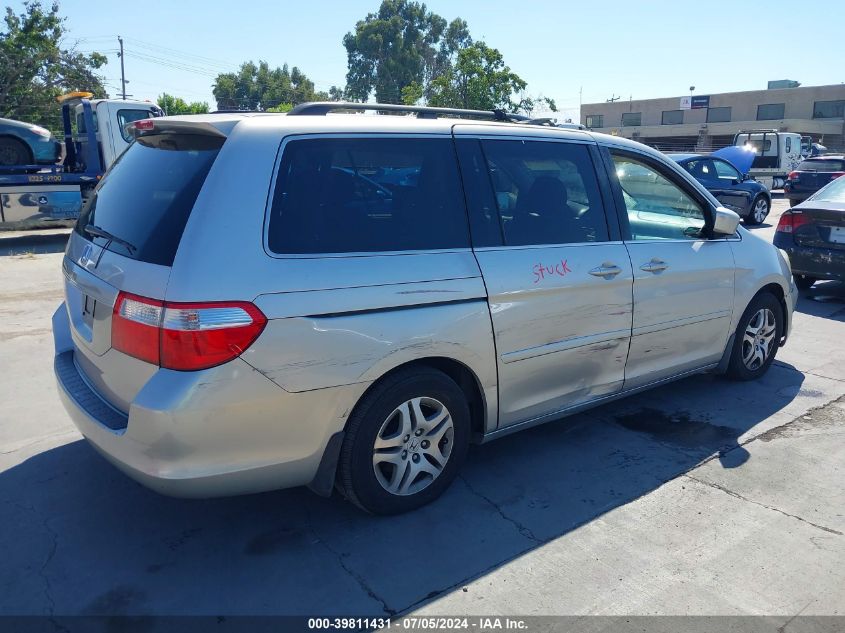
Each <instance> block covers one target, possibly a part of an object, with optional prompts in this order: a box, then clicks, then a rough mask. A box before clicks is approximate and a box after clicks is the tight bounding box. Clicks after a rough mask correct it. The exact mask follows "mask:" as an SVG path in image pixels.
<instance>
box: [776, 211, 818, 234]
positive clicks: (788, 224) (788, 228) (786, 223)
mask: <svg viewBox="0 0 845 633" xmlns="http://www.w3.org/2000/svg"><path fill="white" fill-rule="evenodd" d="M809 222H810V218H808V217H807V216H806V215H804V214H803V213H801V212H800V211H785V212H784V213H783V215H781V216H780V221H778V227H777V229H775V230H776V231H777V232H779V233H794V232H795V229H797V228H798V227H799V226H802V225H804V224H809Z"/></svg>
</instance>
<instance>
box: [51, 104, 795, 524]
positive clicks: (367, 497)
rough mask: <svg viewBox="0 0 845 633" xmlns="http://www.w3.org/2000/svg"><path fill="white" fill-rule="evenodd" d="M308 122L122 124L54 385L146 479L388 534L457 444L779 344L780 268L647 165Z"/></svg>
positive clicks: (75, 262) (604, 140)
mask: <svg viewBox="0 0 845 633" xmlns="http://www.w3.org/2000/svg"><path fill="white" fill-rule="evenodd" d="M344 107H345V106H344V105H343V104H334V105H333V106H332V108H334V109H343V108H344ZM353 107H354V108H356V109H361V108H363V107H365V106H362V104H354V106H353ZM366 107H372V106H366ZM328 109H329V108H327V107H320V106H318V105H303V106H299V107H297V108H296V109H294V110H293V111H292V112H290V113H289V114H287V115H278V114H274V115H261V114H252V115H251V114H218V115H204V116H186V117H169V118H163V119H152V120H146V121H141V122H138V123H136V124H135V125H136V132H135V133H136V141H135V142H134V143H133V144H132V145H131V146H130V147H129V148H128V150H127V151H126V152H125V153H124V154H123V155H122V157H121V158H120V159H119V160H118V161H117V162H116V163H115V164H114V165H113V166H112V167H111V169H110V170H109V172H108V173H107V175H106V176H105V177H104V179H103V180H102V182H101V183H100V184H99V185H98V187H97V189H96V192H95V194H94V195H93V197H92V199H91V200H90V202H89V204H88V206H87V207H86V208H85V209H84V211H83V213H82V215H81V217H80V219H79V222H78V224H77V225H76V228H75V230H74V231H73V233H72V235H71V238H70V241H69V243H68V246H67V251H66V253H65V257H64V260H63V269H64V276H65V302H64V303H63V304H62V305H61V306H60V307H59V309H58V310H57V311H56V313H55V315H54V317H53V330H54V336H55V347H56V356H55V373H56V377H57V379H58V384H59V391H60V393H61V396H62V399H63V401H64V404H65V406H66V408H67V410H68V412H69V414H70V415H71V417H72V418H73V420H74V422H75V423H76V425H77V426H78V427H79V429H80V431H81V432H82V433H83V435H85V437H86V438H87V439H88V440H89V441H90V442H91V444H92V445H93V446H94V447H95V448H96V449H97V450H98V451H99V452H101V453H102V454H103V455H104V456H105V457H106V458H107V459H109V460H110V461H111V462H113V463H114V464H115V465H116V466H117V467H118V468H120V469H121V470H123V471H124V472H125V473H127V474H128V475H129V476H130V477H133V478H134V479H136V480H138V481H140V482H141V483H143V484H144V485H146V486H149V487H150V488H153V489H155V490H158V491H160V492H162V493H165V494H169V495H176V496H195V497H209V496H218V495H232V494H240V493H249V492H257V491H262V490H270V489H277V488H285V487H291V486H303V485H307V486H309V487H311V488H312V489H313V490H314V491H316V492H318V493H320V494H323V495H329V494H331V492H332V490H333V489H334V488H335V487H337V488H338V489H339V490H340V491H341V493H342V494H343V495H344V496H345V497H346V498H347V499H349V500H350V501H352V502H353V503H355V504H357V505H358V506H360V507H361V508H363V509H365V510H368V511H370V512H373V513H380V514H388V513H397V512H403V511H407V510H410V509H413V508H416V507H419V506H421V505H422V504H425V503H428V502H430V501H432V500H433V499H435V498H436V497H437V496H438V495H440V494H441V493H442V492H443V491H444V490H445V489H446V488H447V487H448V486H449V484H450V483H451V482H452V480H453V479H454V478H455V476H456V475H457V473H458V471H459V469H460V468H461V465H462V464H463V462H464V459H465V457H466V454H467V450H468V446H469V444H470V443H471V442H487V441H489V440H493V439H496V438H500V437H503V436H505V435H508V434H510V433H513V432H515V431H518V430H521V429H525V428H528V427H531V426H534V425H537V424H541V423H544V422H547V421H550V420H555V419H559V418H561V417H563V416H565V415H568V414H571V413H574V412H576V411H581V410H583V409H585V408H588V407H592V406H595V405H598V404H602V403H606V402H608V401H610V400H613V399H616V398H620V397H623V396H626V395H628V394H632V393H635V392H639V391H642V390H644V389H647V388H650V387H654V386H656V385H662V384H665V383H666V382H668V381H672V380H676V379H678V378H682V377H684V376H689V375H691V374H695V373H699V372H716V373H723V374H727V375H728V376H730V377H732V378H735V379H739V380H751V379H755V378H758V377H759V376H761V375H762V374H763V373H765V372H766V370H767V369H768V368H769V366H770V365H771V363H772V361H773V359H774V357H775V353H776V352H777V349H778V346H780V345H782V344H783V343H784V342H785V340H786V338H787V335H788V332H789V328H790V325H791V322H792V312H793V307H794V302H795V300H796V296H797V291H796V289H795V287H794V286H793V283H792V277H791V273H790V268H789V263H788V262H787V260H786V259H785V258H784V257H783V255H782V254H781V253H780V252H779V251H778V250H777V249H776V248H774V247H773V246H772V245H771V244H769V243H767V242H764V241H763V240H761V239H759V238H757V237H755V236H754V235H752V234H751V233H749V232H748V231H746V230H745V229H744V228H742V227H740V226H738V220H739V218H738V216H737V215H736V214H734V213H733V212H731V211H728V210H726V209H723V208H721V207H719V205H718V202H717V201H716V200H715V199H714V198H713V197H712V196H711V195H710V194H709V193H708V192H707V191H706V190H705V189H704V188H703V187H702V186H701V185H700V184H699V183H698V182H696V181H695V180H694V179H693V178H692V177H691V176H690V175H689V174H687V173H686V172H685V171H684V170H683V169H681V168H679V167H678V166H677V165H676V164H675V163H674V162H673V161H671V160H668V159H667V158H666V157H665V156H663V155H662V154H660V153H659V152H657V151H654V150H652V149H649V148H648V147H645V146H644V145H640V144H638V143H635V142H631V141H627V140H625V139H622V138H618V137H611V136H603V135H600V134H593V133H590V132H587V131H579V130H572V129H561V128H556V127H550V126H543V125H532V124H529V123H526V122H522V123H521V122H513V121H512V120H511V121H507V120H505V121H502V120H500V119H507V118H508V117H506V116H503V115H502V114H501V113H498V112H497V113H487V114H488V115H489V117H488V119H489V120H484V119H480V120H479V119H475V120H473V119H468V118H444V117H442V116H439V115H440V114H442V113H441V112H437V111H435V110H433V109H425V108H417V110H421V111H422V112H420V113H418V114H419V116H417V117H413V116H385V115H383V114H358V113H346V114H335V115H332V116H326V112H327V110H328ZM379 109H381V106H379ZM384 109H387V106H385V107H384ZM458 114H460V113H458ZM474 114H475V115H478V114H479V113H474ZM481 114H484V113H481Z"/></svg>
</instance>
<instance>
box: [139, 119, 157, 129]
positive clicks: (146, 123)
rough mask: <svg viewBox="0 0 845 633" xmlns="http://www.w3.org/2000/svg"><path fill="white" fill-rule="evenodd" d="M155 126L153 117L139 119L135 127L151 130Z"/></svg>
mask: <svg viewBox="0 0 845 633" xmlns="http://www.w3.org/2000/svg"><path fill="white" fill-rule="evenodd" d="M153 127H155V122H154V121H153V120H152V119H139V120H138V121H135V129H136V130H141V131H149V130H152V129H153Z"/></svg>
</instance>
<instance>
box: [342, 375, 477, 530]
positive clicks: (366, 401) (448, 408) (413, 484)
mask: <svg viewBox="0 0 845 633" xmlns="http://www.w3.org/2000/svg"><path fill="white" fill-rule="evenodd" d="M469 438H470V413H469V405H468V404H467V400H466V397H465V396H464V393H463V391H461V389H460V387H458V385H457V384H455V382H454V381H453V380H452V379H451V378H449V377H448V376H447V375H445V374H444V373H442V372H440V371H437V370H436V369H432V368H429V367H415V368H408V369H405V370H400V371H399V372H397V373H395V374H393V375H392V376H388V377H387V378H386V379H385V380H384V381H382V382H381V383H380V384H378V385H376V386H375V387H374V388H373V389H372V390H371V391H370V392H369V393H367V394H366V395H365V396H364V398H363V399H362V400H361V401H360V402H359V403H358V405H357V406H356V407H355V411H354V412H353V413H352V415H351V416H350V418H349V424H348V426H347V430H346V438H345V440H344V443H343V448H342V449H341V454H340V460H339V462H338V474H337V484H338V487H339V488H340V490H341V492H342V493H343V495H344V496H345V497H346V498H347V499H348V500H349V501H351V502H352V503H354V504H355V505H357V506H358V507H359V508H362V509H363V510H366V511H367V512H371V513H373V514H398V513H401V512H407V511H409V510H414V509H416V508H419V507H421V506H423V505H425V504H427V503H430V502H431V501H434V500H435V499H436V498H437V497H439V496H440V495H441V494H442V493H443V492H444V491H445V490H446V488H448V487H449V484H451V483H452V481H453V480H454V479H455V477H456V476H457V474H458V471H459V470H460V468H461V466H462V465H463V463H464V460H465V459H466V454H467V450H468V448H469Z"/></svg>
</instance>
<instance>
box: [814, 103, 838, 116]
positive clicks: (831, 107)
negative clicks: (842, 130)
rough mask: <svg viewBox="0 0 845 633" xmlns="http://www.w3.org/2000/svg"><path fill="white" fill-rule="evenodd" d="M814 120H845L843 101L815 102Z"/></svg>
mask: <svg viewBox="0 0 845 633" xmlns="http://www.w3.org/2000/svg"><path fill="white" fill-rule="evenodd" d="M813 118H814V119H841V118H845V100H839V101H816V102H815V103H814V104H813Z"/></svg>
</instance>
